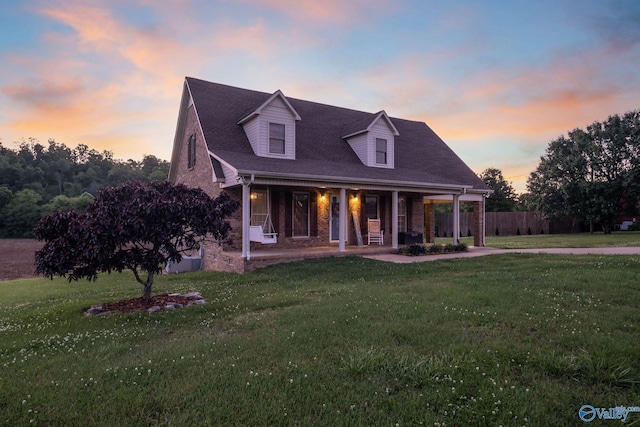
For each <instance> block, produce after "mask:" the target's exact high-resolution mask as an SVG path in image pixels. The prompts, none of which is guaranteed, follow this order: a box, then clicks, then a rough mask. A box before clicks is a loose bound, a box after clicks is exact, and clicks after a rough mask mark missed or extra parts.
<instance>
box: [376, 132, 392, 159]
mask: <svg viewBox="0 0 640 427" xmlns="http://www.w3.org/2000/svg"><path fill="white" fill-rule="evenodd" d="M375 144H376V147H375V148H376V164H377V165H386V164H388V162H389V143H388V141H387V140H386V139H385V138H376V143H375ZM382 144H384V150H381V149H380V148H379V145H382ZM378 155H383V156H384V161H379V159H378Z"/></svg>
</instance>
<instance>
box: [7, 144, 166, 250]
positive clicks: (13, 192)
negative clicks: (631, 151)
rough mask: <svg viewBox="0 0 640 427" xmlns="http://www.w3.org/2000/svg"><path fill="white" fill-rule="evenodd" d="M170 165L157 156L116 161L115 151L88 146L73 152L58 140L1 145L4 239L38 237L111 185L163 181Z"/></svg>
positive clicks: (83, 206) (79, 146) (81, 146)
mask: <svg viewBox="0 0 640 427" xmlns="http://www.w3.org/2000/svg"><path fill="white" fill-rule="evenodd" d="M168 175H169V162H167V161H165V160H161V159H158V158H157V157H155V156H152V155H147V156H144V158H143V159H142V161H140V162H137V161H134V160H127V161H122V160H116V159H114V158H113V153H111V152H110V151H102V152H98V151H96V150H93V149H90V148H89V147H87V146H86V145H82V144H81V145H78V146H77V147H76V148H73V149H71V148H69V147H67V146H66V145H64V144H61V143H58V142H56V141H54V140H53V139H50V140H49V141H48V144H47V145H46V146H45V145H42V144H40V143H39V142H38V141H37V140H34V139H30V140H29V141H22V142H20V143H18V144H17V148H16V149H10V148H7V147H5V146H3V145H2V142H1V141H0V238H16V237H24V238H29V237H32V236H33V234H32V230H33V228H34V226H35V225H36V224H37V222H38V221H39V220H40V218H42V217H43V216H45V215H48V214H50V213H52V212H53V211H55V210H58V209H59V210H78V211H82V210H84V208H85V207H86V206H87V205H88V204H89V203H91V201H92V200H93V195H94V194H96V192H97V191H98V190H99V189H101V188H102V187H105V186H110V185H117V184H120V183H123V182H126V181H140V182H149V181H163V180H165V179H167V176H168Z"/></svg>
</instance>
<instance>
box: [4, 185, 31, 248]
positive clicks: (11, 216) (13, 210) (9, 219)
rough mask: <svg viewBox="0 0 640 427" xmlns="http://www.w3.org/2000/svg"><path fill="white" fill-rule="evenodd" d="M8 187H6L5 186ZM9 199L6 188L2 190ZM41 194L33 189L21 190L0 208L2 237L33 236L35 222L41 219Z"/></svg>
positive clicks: (5, 197)
mask: <svg viewBox="0 0 640 427" xmlns="http://www.w3.org/2000/svg"><path fill="white" fill-rule="evenodd" d="M3 188H6V187H3ZM2 194H3V196H2V197H3V198H4V199H5V200H6V199H7V196H8V194H7V192H6V190H4V189H3V190H2ZM39 201H40V195H39V194H38V193H36V192H35V191H33V190H28V189H27V190H20V191H18V192H17V193H16V194H15V195H13V197H11V198H10V199H8V201H7V203H6V204H5V205H4V206H2V208H1V209H0V226H1V227H2V229H1V230H0V237H17V238H31V237H33V233H32V230H33V224H35V223H36V222H38V219H40V207H39V206H38V202H39Z"/></svg>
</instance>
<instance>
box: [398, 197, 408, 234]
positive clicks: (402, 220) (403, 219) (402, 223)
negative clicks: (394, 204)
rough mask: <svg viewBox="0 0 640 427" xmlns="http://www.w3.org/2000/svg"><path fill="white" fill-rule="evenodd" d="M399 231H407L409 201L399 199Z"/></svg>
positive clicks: (402, 198)
mask: <svg viewBox="0 0 640 427" xmlns="http://www.w3.org/2000/svg"><path fill="white" fill-rule="evenodd" d="M398 231H399V232H400V233H404V232H406V231H407V199H405V198H404V197H398Z"/></svg>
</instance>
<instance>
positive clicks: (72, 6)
mask: <svg viewBox="0 0 640 427" xmlns="http://www.w3.org/2000/svg"><path fill="white" fill-rule="evenodd" d="M0 63H1V66H0V141H1V142H2V144H3V145H4V146H5V147H8V148H15V147H16V145H15V142H17V141H20V140H21V139H23V138H24V139H27V138H29V137H35V138H38V139H39V140H40V142H41V143H43V144H46V142H47V140H48V139H49V138H53V139H55V140H56V141H58V142H62V143H64V144H66V145H67V146H70V147H75V146H76V145H77V144H80V143H82V144H86V145H88V146H89V147H91V148H95V149H97V150H99V151H102V150H110V151H112V152H113V153H114V156H115V157H116V158H119V159H128V158H133V159H137V160H139V159H141V158H142V156H143V155H144V154H153V155H156V156H158V157H160V158H163V159H166V160H169V157H170V153H171V146H172V143H173V136H174V131H175V126H176V119H177V114H178V107H179V102H180V95H181V91H182V83H183V79H184V77H185V76H192V77H197V78H201V79H204V80H209V81H213V82H218V83H223V84H228V85H232V86H238V87H242V88H248V89H254V90H260V91H264V92H268V93H273V92H275V91H276V90H277V89H280V90H282V91H283V92H284V94H285V95H286V96H289V97H294V98H302V99H307V100H311V101H317V102H321V103H325V104H331V105H337V106H341V107H347V108H352V109H356V110H363V111H370V112H377V111H379V110H385V111H386V112H387V113H388V114H389V115H390V116H391V117H402V118H406V119H413V120H420V121H424V122H426V123H427V124H428V125H429V126H430V127H431V128H432V129H433V130H434V131H435V132H436V133H438V135H440V136H441V137H442V138H443V139H444V140H445V142H447V143H448V144H449V145H450V146H451V147H452V148H453V150H454V151H456V153H457V154H458V155H459V156H460V157H461V158H462V159H463V160H464V161H465V162H466V163H467V164H468V165H469V166H470V167H471V168H472V169H473V170H474V171H475V172H477V173H479V172H481V171H482V170H484V169H485V168H487V167H497V168H499V169H501V170H502V171H503V173H504V176H505V177H506V178H507V180H508V181H511V182H512V183H513V185H514V187H515V188H516V191H518V192H522V191H524V190H525V182H526V178H527V176H528V175H529V173H530V172H531V171H532V170H533V169H534V168H535V167H536V165H537V163H538V160H539V157H540V156H541V155H542V154H543V153H544V149H545V148H546V146H547V145H548V143H549V142H550V141H551V140H553V139H555V138H557V137H559V136H560V135H562V134H566V133H567V132H568V131H570V130H572V129H574V128H584V127H586V126H587V125H589V124H591V123H592V122H594V121H596V120H605V119H606V118H607V117H608V116H610V115H613V114H623V113H625V112H627V111H631V110H637V109H640V1H637V0H571V1H569V0H552V1H547V0H538V1H530V0H528V1H519V0H510V1H490V0H484V1H456V0H447V1H446V2H445V1H431V0H415V1H408V0H406V1H405V0H321V1H313V0H222V1H209V0H167V1H162V0H158V1H154V0H137V1H136V0H127V1H124V0H123V1H120V0H91V1H89V0H87V1H79V0H62V1H57V0H46V1H44V0H42V1H36V0H34V1H2V2H0Z"/></svg>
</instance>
